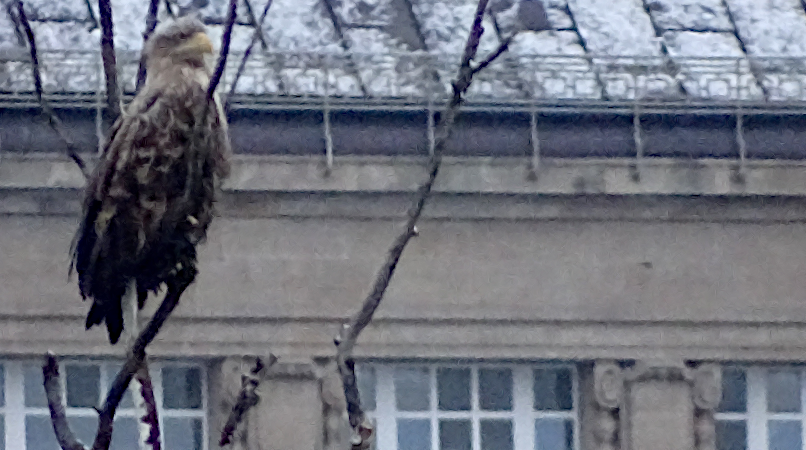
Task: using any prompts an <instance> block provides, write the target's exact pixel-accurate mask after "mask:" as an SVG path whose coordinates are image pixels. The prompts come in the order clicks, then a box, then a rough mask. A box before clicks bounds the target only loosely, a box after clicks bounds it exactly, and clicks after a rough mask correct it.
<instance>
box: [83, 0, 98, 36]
mask: <svg viewBox="0 0 806 450" xmlns="http://www.w3.org/2000/svg"><path fill="white" fill-rule="evenodd" d="M84 3H85V4H86V5H87V16H88V17H87V21H88V22H89V23H90V27H89V28H88V29H87V31H93V30H95V29H96V28H98V19H96V18H95V11H93V10H92V3H90V0H84Z"/></svg>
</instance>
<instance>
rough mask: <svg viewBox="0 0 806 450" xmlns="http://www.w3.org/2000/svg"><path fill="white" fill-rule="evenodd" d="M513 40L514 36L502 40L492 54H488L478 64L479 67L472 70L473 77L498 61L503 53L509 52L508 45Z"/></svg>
mask: <svg viewBox="0 0 806 450" xmlns="http://www.w3.org/2000/svg"><path fill="white" fill-rule="evenodd" d="M514 38H515V35H514V34H513V35H512V36H509V37H508V38H506V39H504V41H503V42H501V44H499V45H498V48H496V49H495V51H494V52H492V53H490V55H489V56H488V57H487V58H485V59H484V61H482V62H480V63H479V65H477V66H476V67H474V68H473V75H475V74H477V73H479V72H481V71H482V70H484V69H485V68H486V67H487V66H489V65H490V64H491V63H492V62H493V61H495V60H496V59H498V57H499V56H501V55H502V54H503V53H504V52H505V51H507V50H509V44H511V43H512V40H513V39H514Z"/></svg>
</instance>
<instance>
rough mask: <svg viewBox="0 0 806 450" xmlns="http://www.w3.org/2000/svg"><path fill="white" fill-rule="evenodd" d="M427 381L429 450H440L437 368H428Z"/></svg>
mask: <svg viewBox="0 0 806 450" xmlns="http://www.w3.org/2000/svg"><path fill="white" fill-rule="evenodd" d="M428 375H429V376H428V380H429V382H430V383H431V401H430V407H431V409H430V411H431V450H442V449H441V446H440V443H439V420H438V419H437V410H438V409H439V397H438V396H437V395H438V393H437V368H436V366H430V367H429V368H428Z"/></svg>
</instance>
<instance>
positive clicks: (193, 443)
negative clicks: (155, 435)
mask: <svg viewBox="0 0 806 450" xmlns="http://www.w3.org/2000/svg"><path fill="white" fill-rule="evenodd" d="M163 422H164V423H165V429H164V430H162V432H163V436H164V437H165V447H164V448H166V449H171V450H201V448H202V423H201V420H200V419H190V418H176V417H166V418H165V419H164V420H163Z"/></svg>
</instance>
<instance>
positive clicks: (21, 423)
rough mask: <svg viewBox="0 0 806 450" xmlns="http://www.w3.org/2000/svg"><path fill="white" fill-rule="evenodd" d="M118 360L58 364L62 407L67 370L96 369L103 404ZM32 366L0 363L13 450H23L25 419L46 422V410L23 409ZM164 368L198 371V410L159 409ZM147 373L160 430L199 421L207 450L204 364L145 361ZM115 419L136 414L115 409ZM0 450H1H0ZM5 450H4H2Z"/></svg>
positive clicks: (79, 413)
mask: <svg viewBox="0 0 806 450" xmlns="http://www.w3.org/2000/svg"><path fill="white" fill-rule="evenodd" d="M123 362H124V361H123V360H122V359H109V358H81V357H70V358H63V359H61V360H60V368H61V373H62V376H61V377H60V379H61V385H62V399H63V402H64V404H65V405H66V404H67V388H66V385H67V377H66V371H67V367H68V366H97V367H99V368H100V380H99V390H100V393H99V396H100V399H99V402H100V401H103V399H104V398H105V397H106V394H107V392H108V390H109V387H110V384H111V383H112V380H113V379H114V377H115V374H116V373H117V371H118V370H119V369H120V366H121V365H122V364H123ZM26 365H33V366H35V367H41V361H37V360H32V359H0V366H2V367H3V370H4V371H5V377H4V381H5V383H4V384H5V385H4V386H3V388H4V391H5V403H4V405H2V406H0V415H2V416H3V417H4V420H5V436H4V437H5V443H6V446H7V447H8V446H9V445H13V446H14V448H17V449H20V450H26V434H25V431H26V430H25V419H26V417H29V416H40V417H41V416H44V417H47V418H48V420H50V410H49V409H48V407H47V406H44V407H41V406H26V405H25V392H24V386H25V385H24V383H25V370H24V368H25V366H26ZM164 367H171V368H173V367H179V368H183V367H192V368H197V369H199V376H200V382H201V406H200V408H199V409H195V410H193V409H168V408H164V407H163V406H162V405H163V383H162V369H163V368H164ZM149 369H150V373H151V379H152V380H151V381H152V384H153V386H154V398H155V401H156V403H157V411H158V413H159V414H158V415H159V425H160V430H161V431H162V430H164V429H165V427H164V420H165V418H192V419H199V420H201V425H202V426H201V429H202V436H201V449H202V450H207V449H208V448H209V440H210V437H209V436H210V434H209V433H210V432H209V423H208V411H209V401H210V399H209V388H208V387H209V370H208V367H207V364H206V363H205V362H204V361H202V360H195V359H191V360H174V359H154V360H152V361H149ZM66 413H67V417H68V418H69V417H97V416H98V413H97V412H96V411H95V410H94V409H93V408H82V407H71V406H68V407H66ZM118 418H135V419H136V418H137V412H136V410H135V408H134V407H133V406H131V407H127V408H121V407H118V409H117V411H116V412H115V419H118ZM160 437H161V441H162V442H163V445H164V439H165V438H164V433H161V436H160ZM84 444H85V445H90V444H91V442H84ZM0 450H4V449H2V448H0ZM5 450H7V449H5Z"/></svg>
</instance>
